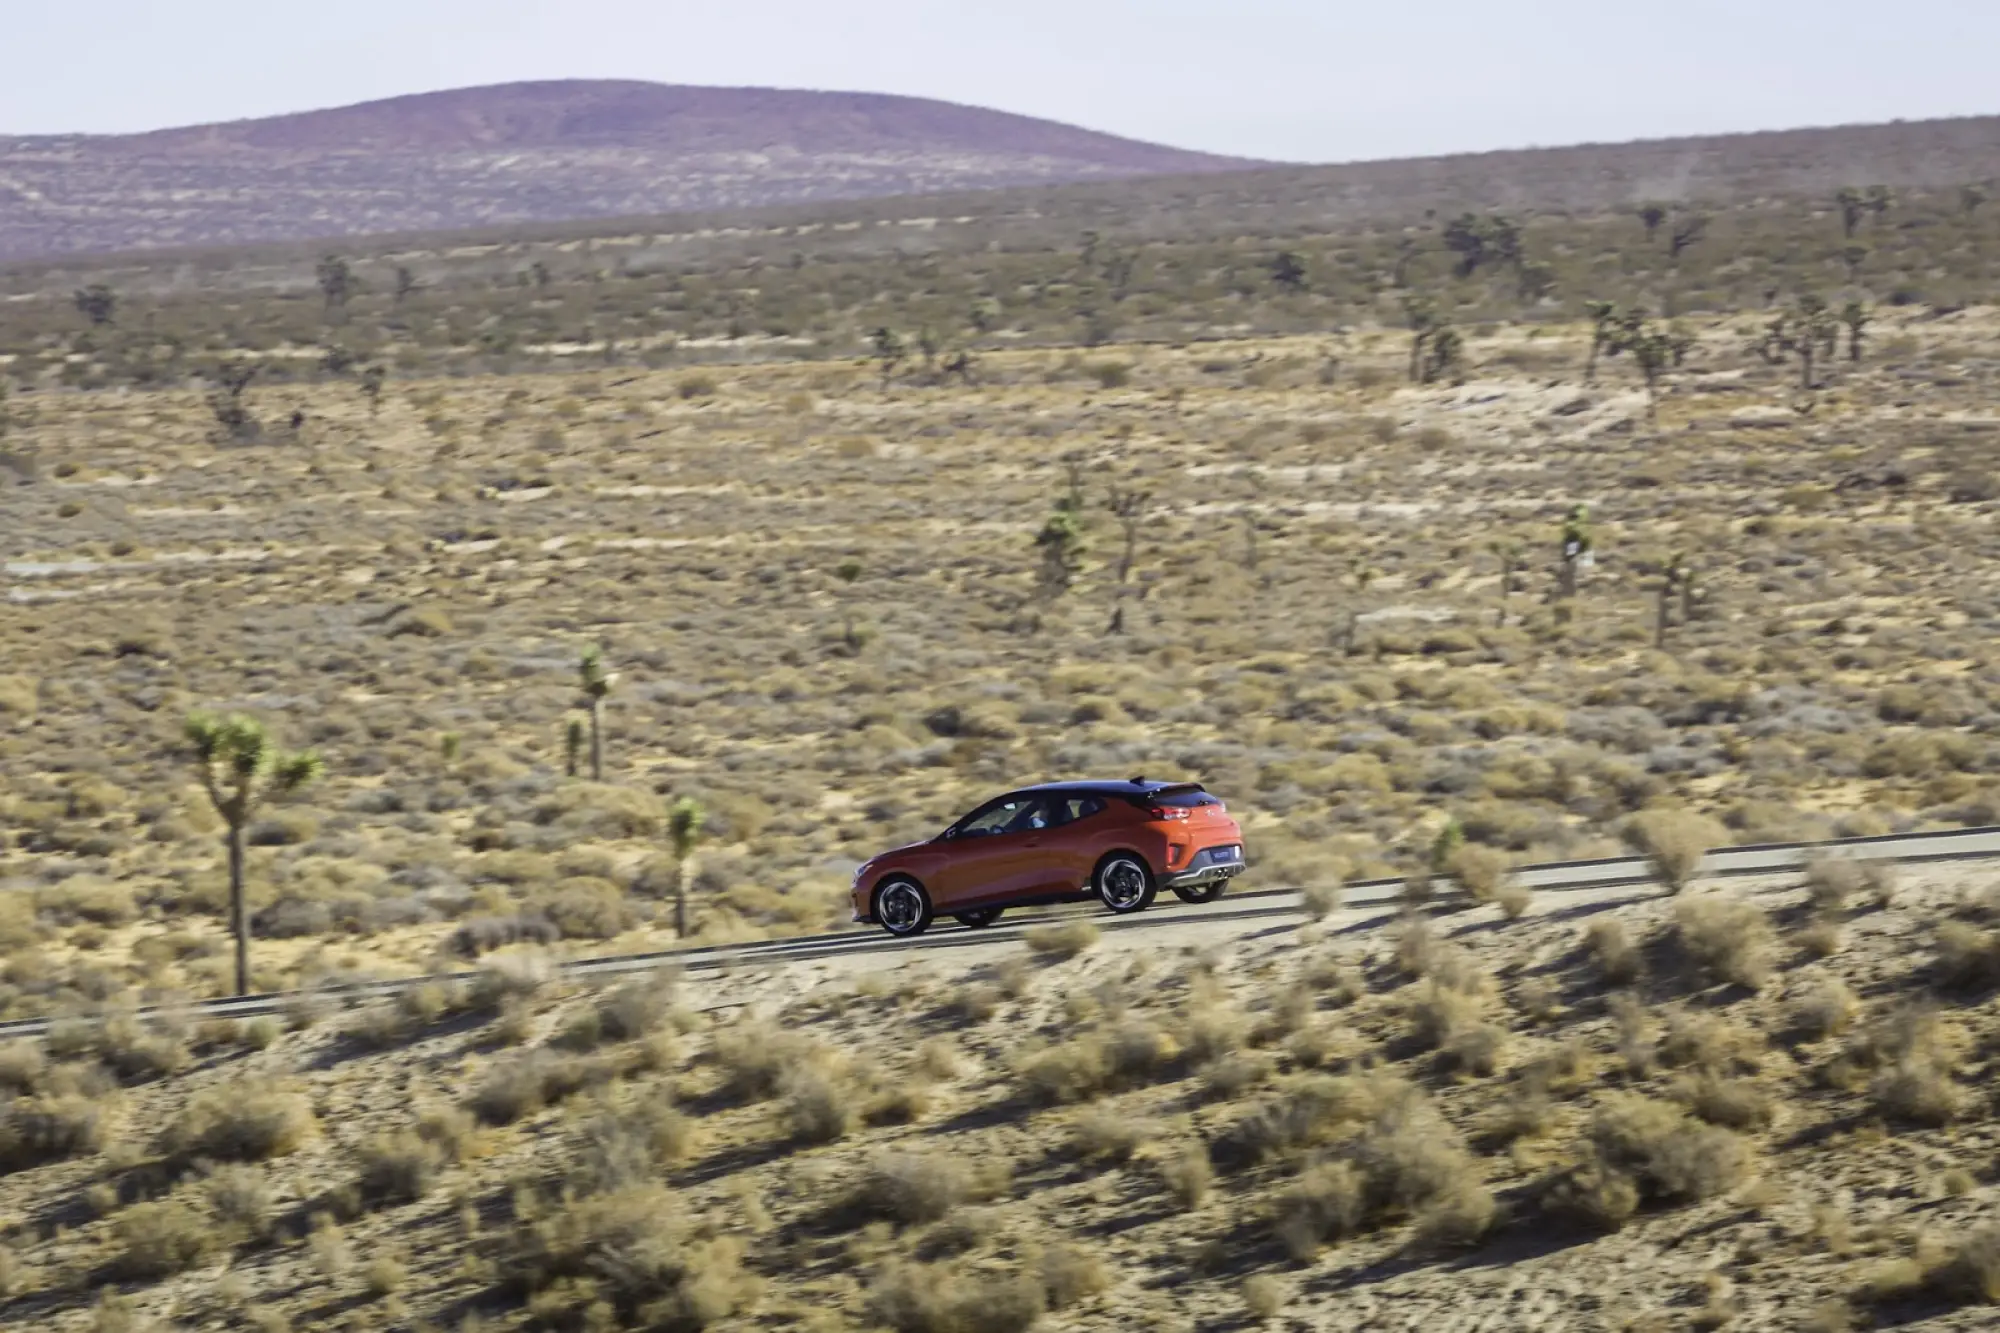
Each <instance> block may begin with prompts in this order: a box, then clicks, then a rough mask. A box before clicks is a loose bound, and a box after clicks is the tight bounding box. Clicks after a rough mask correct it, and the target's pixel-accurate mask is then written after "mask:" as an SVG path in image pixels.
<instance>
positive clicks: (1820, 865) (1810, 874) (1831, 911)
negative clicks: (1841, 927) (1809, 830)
mask: <svg viewBox="0 0 2000 1333" xmlns="http://www.w3.org/2000/svg"><path fill="white" fill-rule="evenodd" d="M1805 882H1806V895H1807V897H1808V899H1809V900H1810V901H1811V903H1812V907H1813V911H1814V912H1816V913H1818V914H1819V915H1820V916H1825V917H1837V916H1840V915H1841V914H1843V913H1845V912H1846V911H1847V909H1848V905H1849V900H1850V899H1852V898H1853V897H1854V895H1856V894H1858V893H1860V892H1861V891H1862V890H1863V889H1864V888H1866V887H1867V883H1868V877H1867V875H1866V874H1865V873H1864V872H1863V870H1862V863H1861V862H1860V861H1858V860H1856V859H1855V858H1853V857H1851V856H1814V857H1810V858H1808V859H1807V861H1806V878H1805Z"/></svg>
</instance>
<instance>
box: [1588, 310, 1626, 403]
mask: <svg viewBox="0 0 2000 1333" xmlns="http://www.w3.org/2000/svg"><path fill="white" fill-rule="evenodd" d="M1583 309H1584V313H1586V314H1588V315H1589V316H1590V360H1588V361H1586V362H1585V363H1584V367H1583V378H1584V382H1585V383H1587V384H1595V383H1596V382H1597V358H1598V357H1600V356H1602V355H1604V353H1605V352H1606V351H1607V350H1609V349H1612V348H1615V346H1616V344H1617V335H1618V321H1619V318H1620V316H1619V313H1618V307H1617V306H1615V305H1613V304H1612V303H1611V302H1609V301H1586V302H1584V304H1583Z"/></svg>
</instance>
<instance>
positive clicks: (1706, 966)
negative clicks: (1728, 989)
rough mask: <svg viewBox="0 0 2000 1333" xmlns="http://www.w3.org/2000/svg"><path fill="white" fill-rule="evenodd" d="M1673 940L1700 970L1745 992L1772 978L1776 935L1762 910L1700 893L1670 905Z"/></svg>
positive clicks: (1739, 902) (1717, 896)
mask: <svg viewBox="0 0 2000 1333" xmlns="http://www.w3.org/2000/svg"><path fill="white" fill-rule="evenodd" d="M1674 938H1675V940H1676V942H1677V943H1678V944H1679V945H1680V947H1681V950H1682V952H1683V953H1685V954H1686V955H1687V957H1688V960H1689V961H1690V962H1692V963H1693V964H1694V966H1695V967H1696V968H1697V969H1698V970H1699V971H1700V973H1701V974H1702V975H1703V976H1705V977H1707V978H1709V979H1711V980H1715V981H1722V982H1727V983H1729V984H1730V985H1733V986H1742V987H1745V988H1747V989H1749V990H1757V989H1759V988H1761V987H1762V986H1763V985H1764V983H1765V982H1767V981H1769V980H1770V979H1771V969H1772V966H1773V963H1772V954H1773V951H1774V949H1775V947H1776V943H1777V941H1776V937H1775V935H1774V934H1773V932H1772V930H1771V919H1770V918H1769V917H1768V916H1766V915H1765V914H1764V911H1763V909H1761V908H1759V907H1758V906H1756V905H1755V904H1754V903H1749V902H1745V901H1744V900H1742V899H1740V898H1725V897H1723V896H1721V895H1720V894H1714V893H1704V894H1699V895H1696V896H1694V897H1689V898H1684V899H1682V900H1681V901H1680V902H1678V903H1676V904H1675V905H1674Z"/></svg>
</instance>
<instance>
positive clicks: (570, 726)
mask: <svg viewBox="0 0 2000 1333" xmlns="http://www.w3.org/2000/svg"><path fill="white" fill-rule="evenodd" d="M582 759H583V719H582V718H580V717H572V718H571V719H570V720H569V722H568V723H567V724H566V725H565V726H564V727H563V772H565V773H567V774H568V775H569V776H570V777H575V776H576V770H577V766H578V764H579V763H580V762H581V761H582Z"/></svg>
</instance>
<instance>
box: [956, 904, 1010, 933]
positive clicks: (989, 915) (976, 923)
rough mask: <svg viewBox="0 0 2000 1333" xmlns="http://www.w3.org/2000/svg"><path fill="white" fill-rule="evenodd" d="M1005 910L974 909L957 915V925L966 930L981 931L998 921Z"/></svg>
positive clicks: (995, 908) (997, 908)
mask: <svg viewBox="0 0 2000 1333" xmlns="http://www.w3.org/2000/svg"><path fill="white" fill-rule="evenodd" d="M1005 910H1006V909H1005V908H1000V907H975V908H973V909H972V910H971V911H970V912H960V913H958V924H959V925H961V926H964V927H965V928H966V929H967V930H982V929H984V928H985V927H987V926H990V925H992V924H993V923H994V922H995V921H998V920H999V919H1000V913H1001V912H1003V911H1005Z"/></svg>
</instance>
